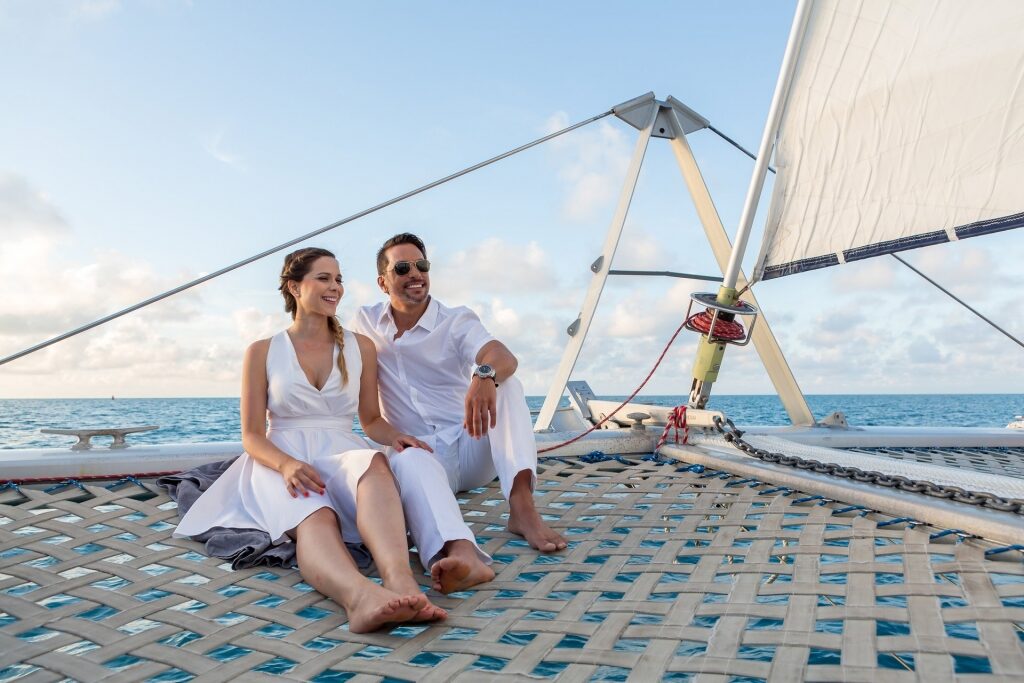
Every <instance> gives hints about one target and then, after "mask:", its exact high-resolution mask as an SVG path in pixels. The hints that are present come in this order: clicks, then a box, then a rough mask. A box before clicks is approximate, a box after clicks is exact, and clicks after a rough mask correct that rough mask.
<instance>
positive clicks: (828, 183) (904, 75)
mask: <svg viewBox="0 0 1024 683" xmlns="http://www.w3.org/2000/svg"><path fill="white" fill-rule="evenodd" d="M775 164H776V168H777V169H778V175H777V178H776V180H775V186H774V190H773V194H772V204H771V208H770V210H769V214H768V223H767V226H766V228H765V237H764V242H763V244H762V246H761V254H760V256H759V258H758V262H757V266H756V268H755V276H754V277H755V279H771V278H773V277H780V276H783V275H789V274H792V273H797V272H800V271H804V270H812V269H815V268H823V267H826V266H831V265H837V264H840V263H844V262H847V261H854V260H859V259H863V258H869V257H871V256H877V255H880V254H887V253H891V252H896V251H902V250H906V249H913V248H916V247H921V246H926V245H929V244H937V243H940V242H946V241H950V240H957V239H963V238H965V237H972V236H975V235H982V234H986V233H991V232H997V231H1000V230H1008V229H1012V228H1017V227H1021V226H1022V225H1024V2H1022V1H1021V0H985V1H983V2H982V1H980V0H979V1H974V2H971V1H969V0H817V2H815V3H814V6H813V8H812V12H811V16H810V19H809V22H808V27H807V32H806V35H805V37H804V40H803V43H802V47H801V51H800V55H799V59H798V62H797V66H796V71H795V74H794V79H793V82H792V85H791V88H790V90H789V93H788V97H787V99H786V104H785V109H784V112H783V116H782V122H781V126H780V128H779V132H778V139H777V142H776V148H775Z"/></svg>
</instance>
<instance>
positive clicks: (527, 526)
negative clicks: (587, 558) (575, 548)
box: [508, 506, 569, 553]
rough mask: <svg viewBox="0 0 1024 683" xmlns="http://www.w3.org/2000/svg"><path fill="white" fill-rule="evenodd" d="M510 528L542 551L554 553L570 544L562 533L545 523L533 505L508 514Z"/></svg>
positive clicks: (531, 545)
mask: <svg viewBox="0 0 1024 683" xmlns="http://www.w3.org/2000/svg"><path fill="white" fill-rule="evenodd" d="M517 512H518V514H517ZM508 530H509V531H511V532H512V533H514V534H519V535H520V536H522V537H523V538H525V539H526V542H527V543H529V544H530V547H532V548H536V549H537V550H539V551H541V552H542V553H554V552H557V551H559V550H565V549H566V548H567V547H568V546H569V544H568V543H567V542H566V540H565V539H564V538H563V537H562V535H561V534H560V533H558V532H557V531H555V530H554V529H552V528H551V527H549V526H548V525H547V524H545V523H544V520H543V519H541V517H540V514H538V512H537V510H536V509H534V508H533V507H532V506H531V507H530V509H529V510H519V511H513V512H512V513H511V514H510V515H509V516H508Z"/></svg>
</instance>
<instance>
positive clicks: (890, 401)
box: [0, 394, 1024, 448]
mask: <svg viewBox="0 0 1024 683" xmlns="http://www.w3.org/2000/svg"><path fill="white" fill-rule="evenodd" d="M601 398H607V399H609V400H622V399H624V398H625V397H624V396H603V397H601ZM563 400H564V399H563ZM635 400H636V401H638V402H643V403H652V404H656V405H664V406H675V405H680V404H682V403H685V401H686V397H685V396H640V397H638V398H637V399H635ZM528 401H529V404H530V408H531V409H532V410H534V411H537V410H539V409H540V407H541V404H542V403H543V402H544V398H543V397H542V396H531V397H529V398H528ZM807 401H808V403H809V404H810V406H811V411H812V412H813V413H814V415H815V416H816V417H817V418H819V419H821V418H823V417H825V416H827V415H828V414H829V413H831V412H833V411H836V410H841V411H843V412H844V413H845V414H846V417H847V419H848V420H849V422H850V424H852V425H856V426H887V425H888V426H898V425H903V426H958V427H1005V426H1006V425H1007V424H1008V423H1009V422H1011V421H1012V420H1013V419H1014V417H1015V416H1017V415H1022V414H1024V394H874V395H864V394H846V395H832V394H819V395H811V396H808V397H807ZM709 407H710V408H713V409H715V410H721V411H722V412H724V413H725V414H726V415H728V416H729V417H731V418H732V420H733V421H734V422H735V423H736V424H737V425H738V426H740V427H742V426H743V425H752V424H760V425H764V424H768V425H784V424H788V419H787V418H786V413H785V411H784V410H783V409H782V404H781V403H780V402H779V399H778V397H776V396H774V395H770V396H712V398H711V402H710V404H709ZM142 425H159V427H160V429H157V430H154V431H151V432H145V433H141V434H134V435H131V436H129V442H130V443H137V444H146V443H150V444H153V443H189V442H190V443H199V442H206V441H241V438H242V437H241V434H240V431H239V410H238V399H237V398H123V399H36V400H32V399H17V400H16V399H0V448H63V447H67V446H70V445H71V444H72V443H74V442H75V438H74V437H63V436H54V435H48V434H40V433H39V430H40V429H42V428H45V427H58V428H76V429H96V428H101V427H135V426H142ZM94 442H95V443H96V444H97V445H101V446H102V445H105V443H107V442H109V440H108V439H106V438H103V437H101V438H97V439H95V440H94Z"/></svg>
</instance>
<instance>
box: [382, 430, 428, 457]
mask: <svg viewBox="0 0 1024 683" xmlns="http://www.w3.org/2000/svg"><path fill="white" fill-rule="evenodd" d="M391 446H392V447H393V448H394V449H395V450H396V451H398V452H399V453H401V452H402V451H404V450H405V449H406V448H422V449H423V450H425V451H429V452H430V453H433V452H434V449H433V448H431V447H430V446H428V445H427V444H425V443H424V442H422V441H420V440H419V439H417V438H416V437H415V436H409V435H408V434H396V435H395V439H394V441H392V442H391Z"/></svg>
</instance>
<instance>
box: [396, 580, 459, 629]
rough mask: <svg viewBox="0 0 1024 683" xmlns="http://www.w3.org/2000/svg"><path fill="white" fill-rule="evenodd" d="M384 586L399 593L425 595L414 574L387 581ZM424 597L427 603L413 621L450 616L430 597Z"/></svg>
mask: <svg viewBox="0 0 1024 683" xmlns="http://www.w3.org/2000/svg"><path fill="white" fill-rule="evenodd" d="M384 587H385V588H387V589H388V590H389V591H392V592H394V593H398V594H399V595H416V594H417V593H418V594H420V595H423V593H422V592H421V588H420V585H419V583H417V582H416V579H414V578H413V576H412V574H408V575H406V576H400V577H398V578H396V579H394V580H391V581H385V582H384ZM423 599H424V600H426V605H424V606H423V608H422V609H421V610H420V611H419V612H417V613H416V616H415V617H413V618H412V621H442V620H444V619H447V618H448V612H446V611H445V610H443V609H441V608H440V607H438V606H437V605H435V604H434V603H432V602H430V598H428V597H427V596H426V595H423Z"/></svg>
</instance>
